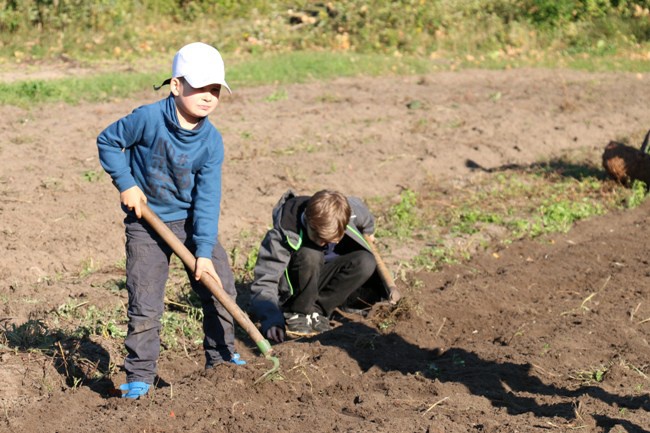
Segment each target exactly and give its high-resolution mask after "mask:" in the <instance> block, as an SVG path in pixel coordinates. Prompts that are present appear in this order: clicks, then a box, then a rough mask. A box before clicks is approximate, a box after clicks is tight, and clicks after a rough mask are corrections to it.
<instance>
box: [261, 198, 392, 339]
mask: <svg viewBox="0 0 650 433" xmlns="http://www.w3.org/2000/svg"><path fill="white" fill-rule="evenodd" d="M374 228H375V226H374V217H373V216H372V214H371V213H370V211H369V210H368V208H367V207H366V206H365V205H364V204H363V202H362V201H361V200H360V199H358V198H356V197H345V196H344V195H343V194H341V193H339V192H337V191H330V190H322V191H319V192H317V193H316V194H314V195H313V196H311V197H309V196H296V195H294V193H293V192H292V191H288V192H286V193H285V194H284V195H283V196H282V198H281V199H280V201H279V202H278V203H277V204H276V206H275V208H274V209H273V228H272V229H271V230H269V231H268V232H267V233H266V236H265V237H264V240H263V241H262V245H261V246H260V250H259V255H258V258H257V263H256V264H255V271H254V272H255V280H254V282H253V284H252V285H251V307H250V309H251V313H252V314H253V316H255V317H256V318H257V319H259V321H260V322H261V327H262V334H264V335H265V336H266V337H267V338H268V339H270V340H273V341H275V342H282V341H284V338H285V333H290V334H294V335H313V334H316V333H319V332H324V331H328V330H330V329H332V328H331V326H330V323H329V317H330V315H331V314H332V312H333V311H334V309H335V308H337V307H339V306H342V305H344V304H345V305H347V306H351V305H352V304H354V302H361V303H362V305H369V304H371V303H373V302H376V301H378V300H379V299H381V298H382V297H386V296H385V291H384V290H383V287H382V285H381V282H380V280H379V278H378V276H377V274H376V272H375V271H376V267H377V264H376V262H375V259H374V256H373V254H372V252H371V249H370V246H369V245H368V244H367V243H366V241H365V239H364V238H363V235H364V234H365V235H370V236H372V233H373V232H374ZM373 275H374V277H373ZM371 277H373V278H372V279H371ZM369 280H371V281H369Z"/></svg>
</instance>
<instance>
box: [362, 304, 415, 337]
mask: <svg viewBox="0 0 650 433" xmlns="http://www.w3.org/2000/svg"><path fill="white" fill-rule="evenodd" d="M417 311H418V305H417V303H416V302H415V301H414V300H413V299H412V298H409V297H404V298H401V299H400V300H399V301H397V303H396V304H390V303H388V302H380V303H377V304H375V305H374V306H373V308H372V309H371V310H370V313H369V314H368V320H369V321H370V323H371V324H372V325H374V326H375V327H377V328H378V329H380V330H387V329H389V328H392V327H393V326H395V325H396V324H397V323H398V322H403V321H408V320H410V319H411V318H412V317H413V316H414V315H416V314H417Z"/></svg>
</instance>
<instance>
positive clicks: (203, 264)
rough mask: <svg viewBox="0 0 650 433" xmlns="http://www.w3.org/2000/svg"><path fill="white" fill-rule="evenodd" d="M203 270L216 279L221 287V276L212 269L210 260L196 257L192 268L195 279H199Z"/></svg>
mask: <svg viewBox="0 0 650 433" xmlns="http://www.w3.org/2000/svg"><path fill="white" fill-rule="evenodd" d="M204 272H206V273H207V274H208V275H211V276H212V277H213V278H214V279H215V280H217V282H218V283H219V285H220V286H221V287H223V284H221V278H219V275H217V271H216V270H215V269H214V265H213V264H212V260H210V259H208V258H207V257H197V258H196V267H195V268H194V278H195V279H196V281H199V280H200V279H201V276H202V275H203V273H204Z"/></svg>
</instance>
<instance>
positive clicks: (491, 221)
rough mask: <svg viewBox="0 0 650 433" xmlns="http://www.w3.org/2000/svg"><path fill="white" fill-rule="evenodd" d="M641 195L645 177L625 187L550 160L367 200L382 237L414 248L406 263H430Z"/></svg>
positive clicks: (539, 234)
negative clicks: (397, 197)
mask: <svg viewBox="0 0 650 433" xmlns="http://www.w3.org/2000/svg"><path fill="white" fill-rule="evenodd" d="M646 197H647V189H646V186H645V185H644V184H643V183H639V182H637V183H636V184H635V185H634V186H633V187H632V188H631V189H627V188H625V187H623V186H621V185H618V184H615V183H614V182H613V181H610V180H608V179H605V178H604V177H603V175H602V172H600V171H599V170H597V169H596V168H595V167H594V166H592V165H591V164H590V163H586V162H584V163H580V162H579V161H573V162H572V161H569V160H565V161H559V160H554V161H549V162H544V163H539V164H534V165H533V166H531V167H527V168H515V169H507V170H503V171H499V172H494V173H490V174H486V175H485V176H481V177H479V178H476V179H474V180H471V181H468V184H467V185H463V186H462V187H458V188H456V189H454V190H453V191H449V190H448V189H447V188H444V187H440V186H439V185H438V184H437V183H435V182H433V183H431V184H430V185H424V186H423V187H422V188H421V189H420V191H419V193H415V192H413V191H410V190H405V191H404V192H402V194H401V195H400V201H399V202H398V203H396V204H391V202H390V200H389V199H388V198H381V197H378V198H374V199H373V200H371V201H370V202H369V204H370V206H371V208H372V210H373V212H374V213H375V215H377V236H378V237H379V239H380V240H381V241H382V243H384V244H386V245H387V246H388V247H389V248H390V246H391V245H400V246H401V247H402V248H403V247H404V246H405V244H409V245H412V248H411V249H412V250H417V251H418V252H417V254H415V255H413V256H412V257H411V258H410V259H409V261H408V262H407V263H403V265H404V266H406V267H407V268H410V269H424V270H435V269H439V268H440V267H441V266H444V265H448V264H453V263H458V262H462V261H466V260H469V259H470V258H471V257H472V256H473V255H474V254H476V253H477V252H480V251H485V250H486V249H487V248H498V246H499V245H506V244H509V243H511V242H513V241H515V240H518V239H535V238H543V237H544V236H546V235H552V234H554V233H564V232H567V231H569V230H570V229H571V227H572V226H573V225H574V224H575V223H576V222H577V221H579V220H583V219H587V218H592V217H594V216H597V215H602V214H604V213H606V212H608V211H612V210H615V209H627V208H632V207H636V206H638V205H639V204H641V203H642V202H643V201H644V200H645V199H646ZM422 241H425V243H426V246H424V247H419V249H418V245H421V244H422Z"/></svg>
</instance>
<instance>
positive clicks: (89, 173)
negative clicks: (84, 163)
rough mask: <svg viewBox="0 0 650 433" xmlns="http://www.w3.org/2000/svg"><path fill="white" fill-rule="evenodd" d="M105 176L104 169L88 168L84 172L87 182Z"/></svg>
mask: <svg viewBox="0 0 650 433" xmlns="http://www.w3.org/2000/svg"><path fill="white" fill-rule="evenodd" d="M103 176H104V172H103V171H95V170H86V171H84V172H83V174H82V177H83V179H84V180H85V181H86V182H91V183H92V182H97V181H98V180H100V179H101V178H102V177H103Z"/></svg>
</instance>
